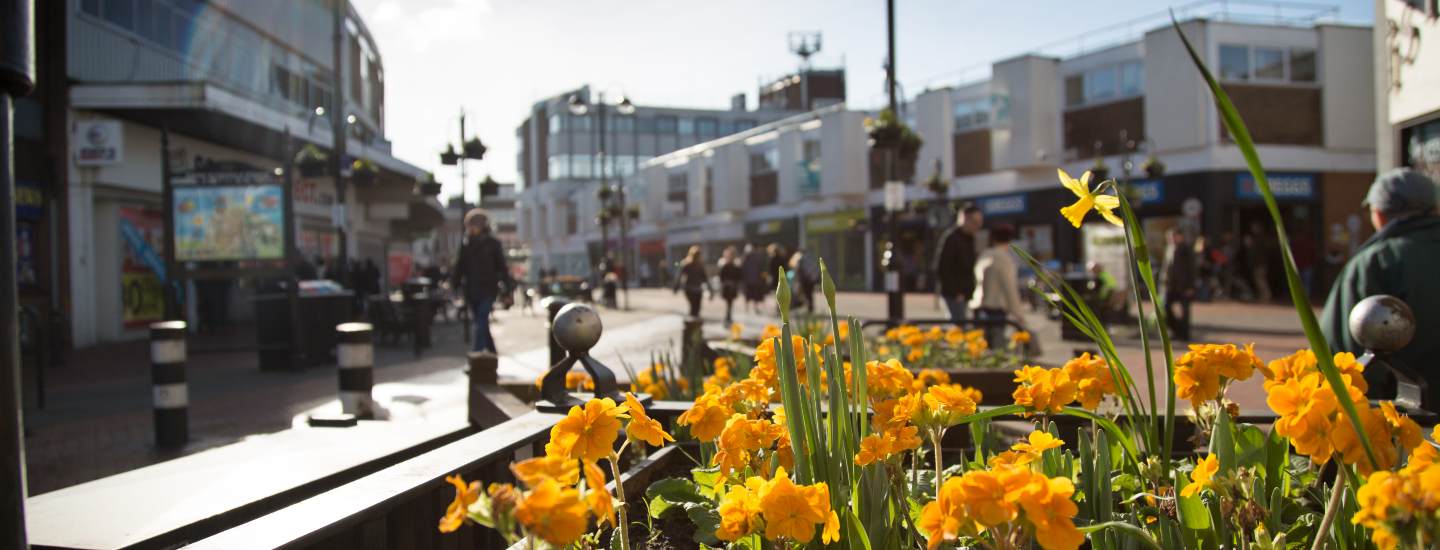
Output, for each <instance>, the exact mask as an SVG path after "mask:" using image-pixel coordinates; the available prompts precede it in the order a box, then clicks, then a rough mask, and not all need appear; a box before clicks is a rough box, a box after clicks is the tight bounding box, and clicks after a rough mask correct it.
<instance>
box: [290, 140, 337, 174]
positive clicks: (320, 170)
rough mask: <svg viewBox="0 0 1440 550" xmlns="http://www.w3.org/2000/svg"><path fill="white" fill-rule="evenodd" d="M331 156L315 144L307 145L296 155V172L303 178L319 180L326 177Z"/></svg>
mask: <svg viewBox="0 0 1440 550" xmlns="http://www.w3.org/2000/svg"><path fill="white" fill-rule="evenodd" d="M329 160H330V156H329V155H327V154H325V152H324V151H321V150H320V148H319V147H316V146H315V145H314V144H306V145H305V147H302V148H301V149H300V152H299V153H296V154H295V170H296V171H298V172H300V176H301V177H305V178H318V177H320V176H324V175H325V171H326V166H327V165H328V164H329V162H328V161H329Z"/></svg>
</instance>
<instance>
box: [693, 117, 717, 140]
mask: <svg viewBox="0 0 1440 550" xmlns="http://www.w3.org/2000/svg"><path fill="white" fill-rule="evenodd" d="M695 133H696V134H699V135H702V136H716V135H719V133H720V122H719V121H717V120H715V119H713V118H697V119H695Z"/></svg>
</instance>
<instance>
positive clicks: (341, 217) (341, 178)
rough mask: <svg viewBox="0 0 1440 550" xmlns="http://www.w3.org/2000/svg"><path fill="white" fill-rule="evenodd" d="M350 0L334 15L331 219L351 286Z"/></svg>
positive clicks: (339, 2)
mask: <svg viewBox="0 0 1440 550" xmlns="http://www.w3.org/2000/svg"><path fill="white" fill-rule="evenodd" d="M349 6H350V2H349V1H348V0H336V1H335V5H334V10H333V11H332V12H331V24H332V28H331V31H332V34H331V42H330V46H331V50H332V55H331V62H332V63H333V64H334V66H333V67H332V69H333V70H332V71H331V72H332V74H333V77H334V82H335V90H334V92H335V93H333V94H331V100H330V101H331V107H330V122H331V124H330V129H331V137H332V138H333V139H334V145H333V148H332V150H331V151H330V168H331V173H332V174H334V176H335V209H334V212H333V213H332V214H331V216H332V217H333V218H334V222H335V239H336V244H338V245H339V248H340V250H339V252H338V253H337V254H336V262H337V264H338V266H339V267H338V268H337V269H335V272H336V273H337V274H339V280H340V282H341V284H345V283H347V281H346V279H348V275H349V272H350V270H349V269H348V268H347V267H346V266H347V264H348V260H349V243H347V242H346V235H345V230H346V227H347V226H348V225H349V218H348V215H347V213H346V212H345V176H346V173H347V172H349V167H348V166H346V165H345V146H346V145H347V143H346V141H347V140H348V139H349V131H350V125H349V124H348V123H349V122H351V121H352V120H354V119H353V117H346V116H345V88H346V86H345V64H344V62H343V57H342V55H341V54H342V50H341V46H342V45H344V37H345V12H347V11H349Z"/></svg>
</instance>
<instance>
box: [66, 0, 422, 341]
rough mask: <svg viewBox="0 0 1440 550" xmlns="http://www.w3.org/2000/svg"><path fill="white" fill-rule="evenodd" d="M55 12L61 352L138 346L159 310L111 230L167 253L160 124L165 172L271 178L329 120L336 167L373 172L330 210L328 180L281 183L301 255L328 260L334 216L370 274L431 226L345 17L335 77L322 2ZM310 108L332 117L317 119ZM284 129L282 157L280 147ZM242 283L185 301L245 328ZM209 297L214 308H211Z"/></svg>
mask: <svg viewBox="0 0 1440 550" xmlns="http://www.w3.org/2000/svg"><path fill="white" fill-rule="evenodd" d="M56 4H57V6H58V5H59V4H62V3H61V2H57V3H56ZM63 5H64V10H65V12H64V15H65V31H66V32H65V36H66V42H65V51H64V52H51V53H52V54H54V55H63V56H64V60H65V61H64V66H65V70H66V75H67V76H68V90H67V91H68V100H69V105H68V111H67V117H68V123H69V126H70V127H71V128H72V130H73V132H74V133H73V134H72V136H71V145H72V158H71V162H68V163H66V166H67V171H66V174H65V176H64V179H65V180H66V181H67V182H68V183H67V184H66V186H65V200H66V203H65V208H66V210H67V211H68V215H67V218H68V226H67V227H66V231H67V232H68V242H69V247H68V257H67V258H66V260H67V263H68V268H69V277H68V279H69V280H68V289H69V293H68V296H67V301H68V304H69V307H68V310H69V319H70V321H71V337H72V338H71V339H72V341H73V345H75V346H85V345H89V344H93V343H97V342H105V341H114V340H122V339H131V338H137V337H141V336H143V335H144V332H143V329H144V327H145V326H146V324H147V323H148V322H150V321H155V320H159V316H160V315H161V314H162V311H161V310H160V308H159V304H158V301H159V300H160V294H159V288H160V285H159V279H158V278H157V275H156V274H155V273H153V272H152V271H153V270H152V269H150V268H149V267H148V266H147V265H146V264H145V263H144V262H142V261H140V260H139V258H138V256H139V255H140V254H139V251H137V250H135V248H136V244H137V243H135V242H131V241H129V240H127V239H125V238H123V236H122V235H124V234H125V233H126V232H132V230H133V232H134V233H138V234H140V235H142V236H143V237H144V239H143V240H144V241H147V242H148V244H149V247H150V248H154V249H155V250H156V251H161V250H163V247H164V246H166V244H167V243H166V242H165V240H164V238H163V231H162V229H161V227H162V222H161V220H162V219H163V216H164V215H165V213H164V212H162V211H161V206H162V205H161V202H162V198H161V190H162V186H161V156H162V153H161V144H160V140H161V129H162V128H166V129H168V133H169V140H170V142H169V148H170V149H169V157H170V163H169V164H170V168H171V170H172V172H173V173H175V174H180V175H184V174H194V173H196V172H201V171H206V170H208V169H211V168H214V167H230V168H233V169H235V170H258V171H261V172H263V173H269V172H270V171H272V170H274V169H276V168H279V167H282V166H284V165H285V164H286V162H287V160H289V159H290V158H291V157H293V156H294V154H295V149H298V148H299V147H300V146H301V145H304V144H307V143H308V144H314V145H315V146H317V147H319V148H320V149H321V150H322V151H326V152H328V150H329V148H330V145H331V144H332V143H333V138H332V130H331V122H330V121H331V120H337V121H346V122H340V123H342V124H347V127H348V128H349V134H348V145H347V147H346V149H347V158H346V159H344V160H345V161H346V162H347V164H348V162H349V161H350V160H352V159H364V160H368V161H370V162H372V163H374V164H375V165H376V166H377V167H378V169H379V173H378V175H377V176H376V178H375V181H374V182H373V183H370V184H368V185H360V184H352V185H350V186H349V187H350V189H349V193H348V195H349V196H348V197H347V201H346V203H347V207H346V208H345V209H343V211H337V209H336V208H334V205H335V203H336V202H337V201H336V193H335V185H334V183H333V178H332V177H330V176H326V177H319V178H306V177H297V178H295V183H294V187H293V189H292V195H293V197H294V205H295V208H294V212H295V217H296V221H295V231H296V235H295V242H296V246H297V248H298V249H299V253H300V254H301V255H303V256H304V257H306V258H314V257H317V256H318V257H324V258H333V257H335V256H336V255H337V252H338V241H337V239H336V229H335V227H336V225H337V221H340V220H341V219H342V218H343V224H344V225H345V226H346V227H348V228H349V232H348V235H349V239H348V243H347V245H348V249H347V253H348V255H349V257H350V258H353V259H356V260H359V259H362V258H365V259H371V260H373V261H374V262H376V264H377V265H380V266H382V269H384V267H383V266H385V265H387V263H388V262H387V261H386V256H387V252H388V251H389V249H390V248H391V247H392V245H394V244H397V243H408V242H409V241H410V240H411V239H412V238H413V237H414V236H415V235H417V234H419V233H423V232H426V231H428V230H429V229H430V228H432V227H435V226H438V225H439V224H440V223H441V221H442V214H441V209H440V205H439V203H438V202H436V201H435V200H434V198H433V197H431V196H424V195H416V194H415V193H413V192H412V191H413V184H414V182H415V181H416V180H417V179H419V178H420V176H421V175H422V172H421V170H419V169H418V168H416V167H414V166H411V165H410V164H408V163H405V162H403V161H400V160H398V159H396V158H395V157H393V156H392V155H391V152H390V143H389V141H387V140H386V139H385V122H384V119H385V107H384V106H385V88H384V65H383V63H382V61H381V58H380V53H379V50H378V48H377V46H376V44H375V42H374V40H373V38H372V37H371V36H370V33H369V31H368V30H367V29H366V27H365V23H364V21H362V20H361V19H360V17H359V16H358V15H357V14H356V13H355V12H354V11H353V10H351V11H349V12H348V13H346V14H344V19H343V20H344V28H345V30H346V32H345V36H344V37H343V39H344V40H343V46H342V48H341V60H342V61H341V63H342V67H343V71H344V74H345V75H346V76H345V78H344V79H345V81H344V82H339V83H337V82H335V78H334V77H333V75H334V71H333V70H332V52H333V49H332V48H331V36H332V33H331V29H332V12H331V7H330V6H331V5H332V3H329V2H324V1H322V0H297V1H295V2H286V3H283V7H281V8H279V9H277V8H276V6H277V4H275V3H252V2H242V1H238V0H212V1H209V2H198V3H197V2H190V1H179V0H120V1H115V2H108V1H107V2H98V1H95V2H92V1H78V2H73V1H72V2H63ZM336 93H343V94H344V96H343V97H344V104H345V112H344V113H343V115H344V116H337V115H339V114H340V113H335V112H334V109H333V105H334V104H333V103H332V99H333V98H334V97H335V96H334V94H336ZM317 107H323V108H325V109H327V110H329V111H330V113H329V114H330V115H331V116H327V117H321V116H317V114H316V113H317ZM352 117H353V121H351V120H350V119H352ZM287 134H288V136H289V137H290V139H291V140H292V141H291V146H292V147H294V148H295V149H291V150H286V148H285V144H286V143H287V140H286V136H287ZM97 144H104V147H108V148H111V150H113V151H114V153H115V154H116V156H114V157H113V158H105V157H103V156H102V157H96V158H90V157H87V156H86V155H85V154H84V150H85V149H87V148H93V147H96V145H97ZM104 147H102V148H104ZM196 288H199V290H198V291H197V290H196ZM253 289H254V285H253V284H251V283H250V282H237V281H236V280H233V279H231V280H224V281H218V282H215V281H209V282H202V283H200V284H199V285H198V286H197V285H192V287H191V290H189V292H188V294H189V298H190V299H187V300H186V303H187V305H190V306H191V308H192V309H191V310H190V311H191V315H192V316H194V315H198V316H199V317H200V318H201V319H203V320H208V319H209V318H211V317H213V316H214V315H216V313H215V312H216V311H220V312H225V313H221V314H218V315H221V316H223V317H228V318H229V319H231V320H243V319H246V318H247V317H248V316H249V315H250V307H251V305H250V300H249V299H248V297H249V296H251V295H252V294H253V292H254V290H253ZM197 302H198V303H200V304H201V307H200V308H199V311H197V310H196V309H195V308H194V304H196V303H197ZM217 303H223V304H224V306H221V307H219V309H218V310H217V309H214V308H215V304H217ZM225 306H228V307H225ZM193 320H194V317H192V321H193Z"/></svg>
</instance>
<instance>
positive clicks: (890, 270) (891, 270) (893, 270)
mask: <svg viewBox="0 0 1440 550" xmlns="http://www.w3.org/2000/svg"><path fill="white" fill-rule="evenodd" d="M885 29H886V46H887V50H888V52H889V53H888V54H887V55H886V57H885V90H886V91H887V92H888V93H889V96H890V98H889V99H890V114H891V116H893V117H895V120H897V121H898V120H900V109H899V105H898V102H897V100H896V98H895V0H886V2H885ZM898 152H899V150H898V148H897V147H891V148H889V149H887V150H886V151H885V186H886V188H887V189H886V195H887V208H886V210H889V211H890V212H889V215H890V242H889V243H887V245H886V250H885V262H884V263H885V268H886V270H885V291H886V293H887V294H886V311H887V313H888V315H887V317H888V318H889V320H890V323H891V324H898V323H900V321H901V320H902V319H904V318H905V294H904V293H903V292H902V291H901V289H900V262H899V256H898V255H899V253H900V250H899V249H898V248H897V247H898V246H899V243H900V219H899V218H900V212H899V210H900V208H903V204H904V203H903V200H902V201H901V202H900V205H899V206H896V205H892V204H889V202H890V197H889V195H890V194H891V193H893V192H894V191H891V190H890V189H889V188H890V187H891V186H896V184H899V185H898V187H899V193H900V196H901V197H903V196H904V187H903V185H904V184H903V183H900V182H897V181H895V162H896V160H897V159H896V157H897V156H898ZM892 206H893V207H894V209H893V210H892V209H891V208H890V207H892Z"/></svg>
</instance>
